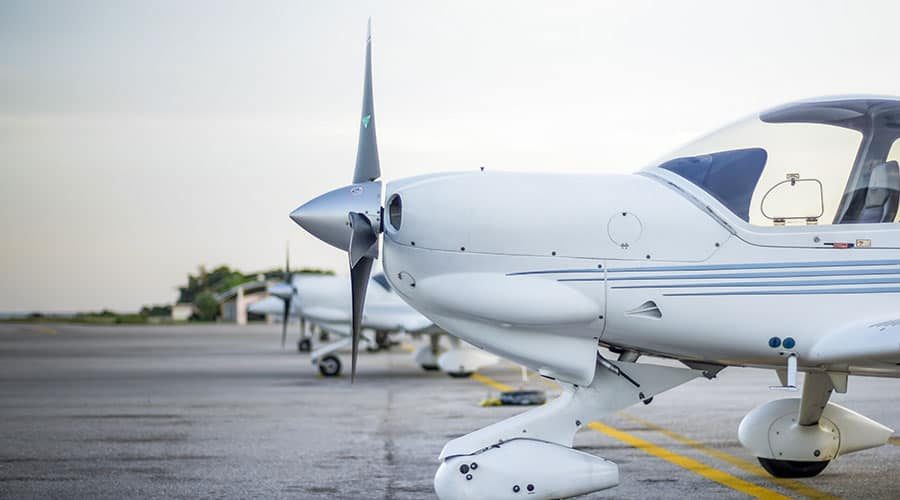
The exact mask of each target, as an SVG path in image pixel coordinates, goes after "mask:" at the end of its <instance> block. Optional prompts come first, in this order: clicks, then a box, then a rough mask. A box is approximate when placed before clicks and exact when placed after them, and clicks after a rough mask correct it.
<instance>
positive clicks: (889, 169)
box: [840, 160, 900, 224]
mask: <svg viewBox="0 0 900 500" xmlns="http://www.w3.org/2000/svg"><path fill="white" fill-rule="evenodd" d="M898 203H900V167H898V165H897V162H896V161H894V160H891V161H889V162H886V163H881V164H879V165H876V166H875V167H874V168H873V169H872V173H871V174H870V176H869V184H868V187H867V188H866V189H865V190H859V191H858V192H857V193H855V195H854V199H853V201H852V202H851V204H850V210H848V211H847V213H846V215H844V217H843V219H842V220H841V221H840V224H877V223H881V222H894V219H895V217H896V216H897V207H898Z"/></svg>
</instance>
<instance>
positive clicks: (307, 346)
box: [297, 339, 312, 352]
mask: <svg viewBox="0 0 900 500" xmlns="http://www.w3.org/2000/svg"><path fill="white" fill-rule="evenodd" d="M297 350H298V351H299V352H309V351H311V350H312V342H311V341H310V340H309V339H300V340H299V341H298V342H297Z"/></svg>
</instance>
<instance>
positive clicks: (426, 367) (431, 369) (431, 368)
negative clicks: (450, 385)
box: [421, 365, 441, 372]
mask: <svg viewBox="0 0 900 500" xmlns="http://www.w3.org/2000/svg"><path fill="white" fill-rule="evenodd" d="M421 366H422V369H423V370H425V371H426V372H436V371H438V370H440V369H441V367H440V366H438V365H421Z"/></svg>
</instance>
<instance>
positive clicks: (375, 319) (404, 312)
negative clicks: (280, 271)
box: [248, 257, 498, 377]
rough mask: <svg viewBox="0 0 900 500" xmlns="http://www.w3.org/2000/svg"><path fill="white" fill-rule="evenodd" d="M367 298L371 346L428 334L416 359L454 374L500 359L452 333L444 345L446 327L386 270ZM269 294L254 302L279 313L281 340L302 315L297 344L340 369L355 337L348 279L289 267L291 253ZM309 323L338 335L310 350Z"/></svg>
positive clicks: (331, 370)
mask: <svg viewBox="0 0 900 500" xmlns="http://www.w3.org/2000/svg"><path fill="white" fill-rule="evenodd" d="M369 281H370V283H371V284H372V286H371V287H369V288H368V292H367V293H368V301H367V303H366V306H365V311H364V313H363V316H362V320H361V324H360V326H361V328H362V329H365V330H366V331H369V332H373V333H374V335H372V337H371V338H367V337H365V336H364V337H363V340H364V341H365V342H366V344H367V345H368V348H367V350H369V351H378V350H382V349H388V348H390V346H391V345H394V344H396V343H397V342H396V341H393V340H392V337H393V336H394V335H404V334H406V335H410V336H412V337H421V336H427V337H428V338H429V342H428V344H426V345H422V346H419V347H418V349H416V351H415V352H414V353H413V359H414V360H415V361H416V363H417V364H419V365H420V366H421V367H422V368H423V369H425V370H439V369H440V370H443V371H445V372H446V373H447V374H448V375H450V376H452V377H467V376H469V375H471V374H472V373H473V372H475V371H476V370H478V369H479V368H482V367H484V366H488V365H491V364H494V363H496V362H497V361H498V359H497V358H496V357H495V356H493V355H491V354H489V353H486V352H484V351H481V350H479V349H475V348H472V347H471V346H463V345H462V343H461V342H460V341H459V339H457V338H456V337H452V336H449V335H447V336H448V337H449V339H450V348H449V349H444V348H443V347H442V346H441V337H442V336H444V335H446V332H445V331H444V330H442V329H441V328H439V327H437V326H435V325H434V323H433V322H432V321H431V320H429V319H428V318H426V317H424V316H422V314H420V313H419V312H418V311H416V310H415V309H413V308H412V307H411V306H409V305H408V304H407V303H406V302H404V301H403V299H401V298H400V297H399V296H398V295H397V294H396V293H395V292H394V291H393V289H392V288H391V286H390V284H389V283H388V280H387V278H386V277H385V275H384V274H382V273H378V274H375V275H373V276H372V277H371V278H369ZM267 291H268V293H269V295H270V296H269V297H267V298H265V299H263V300H261V301H258V302H255V303H253V304H251V305H250V307H249V308H248V310H249V311H250V312H252V313H254V314H267V315H280V316H281V328H282V329H281V345H282V347H284V344H285V339H286V336H287V325H288V323H289V322H290V320H291V318H298V319H299V321H300V332H301V335H300V339H299V341H298V344H297V345H298V350H299V351H301V352H308V351H312V352H311V354H310V361H311V362H312V364H313V365H316V366H318V368H319V372H320V373H321V374H322V375H324V376H326V377H334V376H338V375H340V374H341V371H342V367H343V364H342V363H341V360H340V358H339V357H338V355H337V352H338V351H341V350H343V349H346V348H347V347H349V346H350V343H351V340H352V339H351V333H350V308H349V307H348V306H349V304H350V296H349V293H348V287H347V279H346V278H345V277H341V276H329V275H320V274H305V273H291V270H290V258H289V257H288V258H287V259H286V260H285V272H284V280H283V281H282V282H279V283H273V284H271V285H269V286H268V290H267ZM307 323H309V324H310V325H312V326H314V327H318V328H319V329H320V330H321V331H323V332H325V333H328V334H329V336H331V335H333V336H335V337H338V339H337V340H335V341H333V342H330V343H328V344H326V345H323V346H321V347H318V348H317V349H315V350H312V341H311V338H310V336H308V335H307V334H306V332H307Z"/></svg>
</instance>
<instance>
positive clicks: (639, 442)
mask: <svg viewBox="0 0 900 500" xmlns="http://www.w3.org/2000/svg"><path fill="white" fill-rule="evenodd" d="M587 426H588V427H589V428H591V429H593V430H595V431H597V432H600V433H602V434H606V435H607V436H609V437H611V438H614V439H618V440H619V441H622V442H624V443H627V444H630V445H631V446H634V447H635V448H637V449H639V450H641V451H643V452H644V453H647V454H650V455H653V456H654V457H657V458H661V459H663V460H665V461H667V462H669V463H672V464H675V465H677V466H679V467H681V468H684V469H687V470H689V471H691V472H693V473H694V474H698V475H700V476H703V477H705V478H706V479H709V480H710V481H715V482H717V483H719V484H721V485H723V486H727V487H728V488H731V489H733V490H735V491H740V492H741V493H745V494H747V495H750V496H751V497H754V498H772V499H775V498H777V499H781V498H784V499H786V498H788V497H786V496H784V495H782V494H780V493H778V492H776V491H773V490H770V489H768V488H764V487H762V486H759V485H757V484H753V483H751V482H749V481H745V480H743V479H741V478H739V477H735V476H732V475H731V474H729V473H727V472H725V471H721V470H719V469H716V468H715V467H711V466H709V465H706V464H704V463H702V462H698V461H697V460H694V459H693V458H689V457H686V456H684V455H679V454H678V453H675V452H673V451H670V450H667V449H665V448H663V447H662V446H657V445H655V444H653V443H651V442H650V441H645V440H643V439H641V438H639V437H637V436H634V435H632V434H629V433H627V432H625V431H621V430H619V429H616V428H614V427H610V426H608V425H606V424H602V423H600V422H591V423H589V424H588V425H587Z"/></svg>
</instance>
